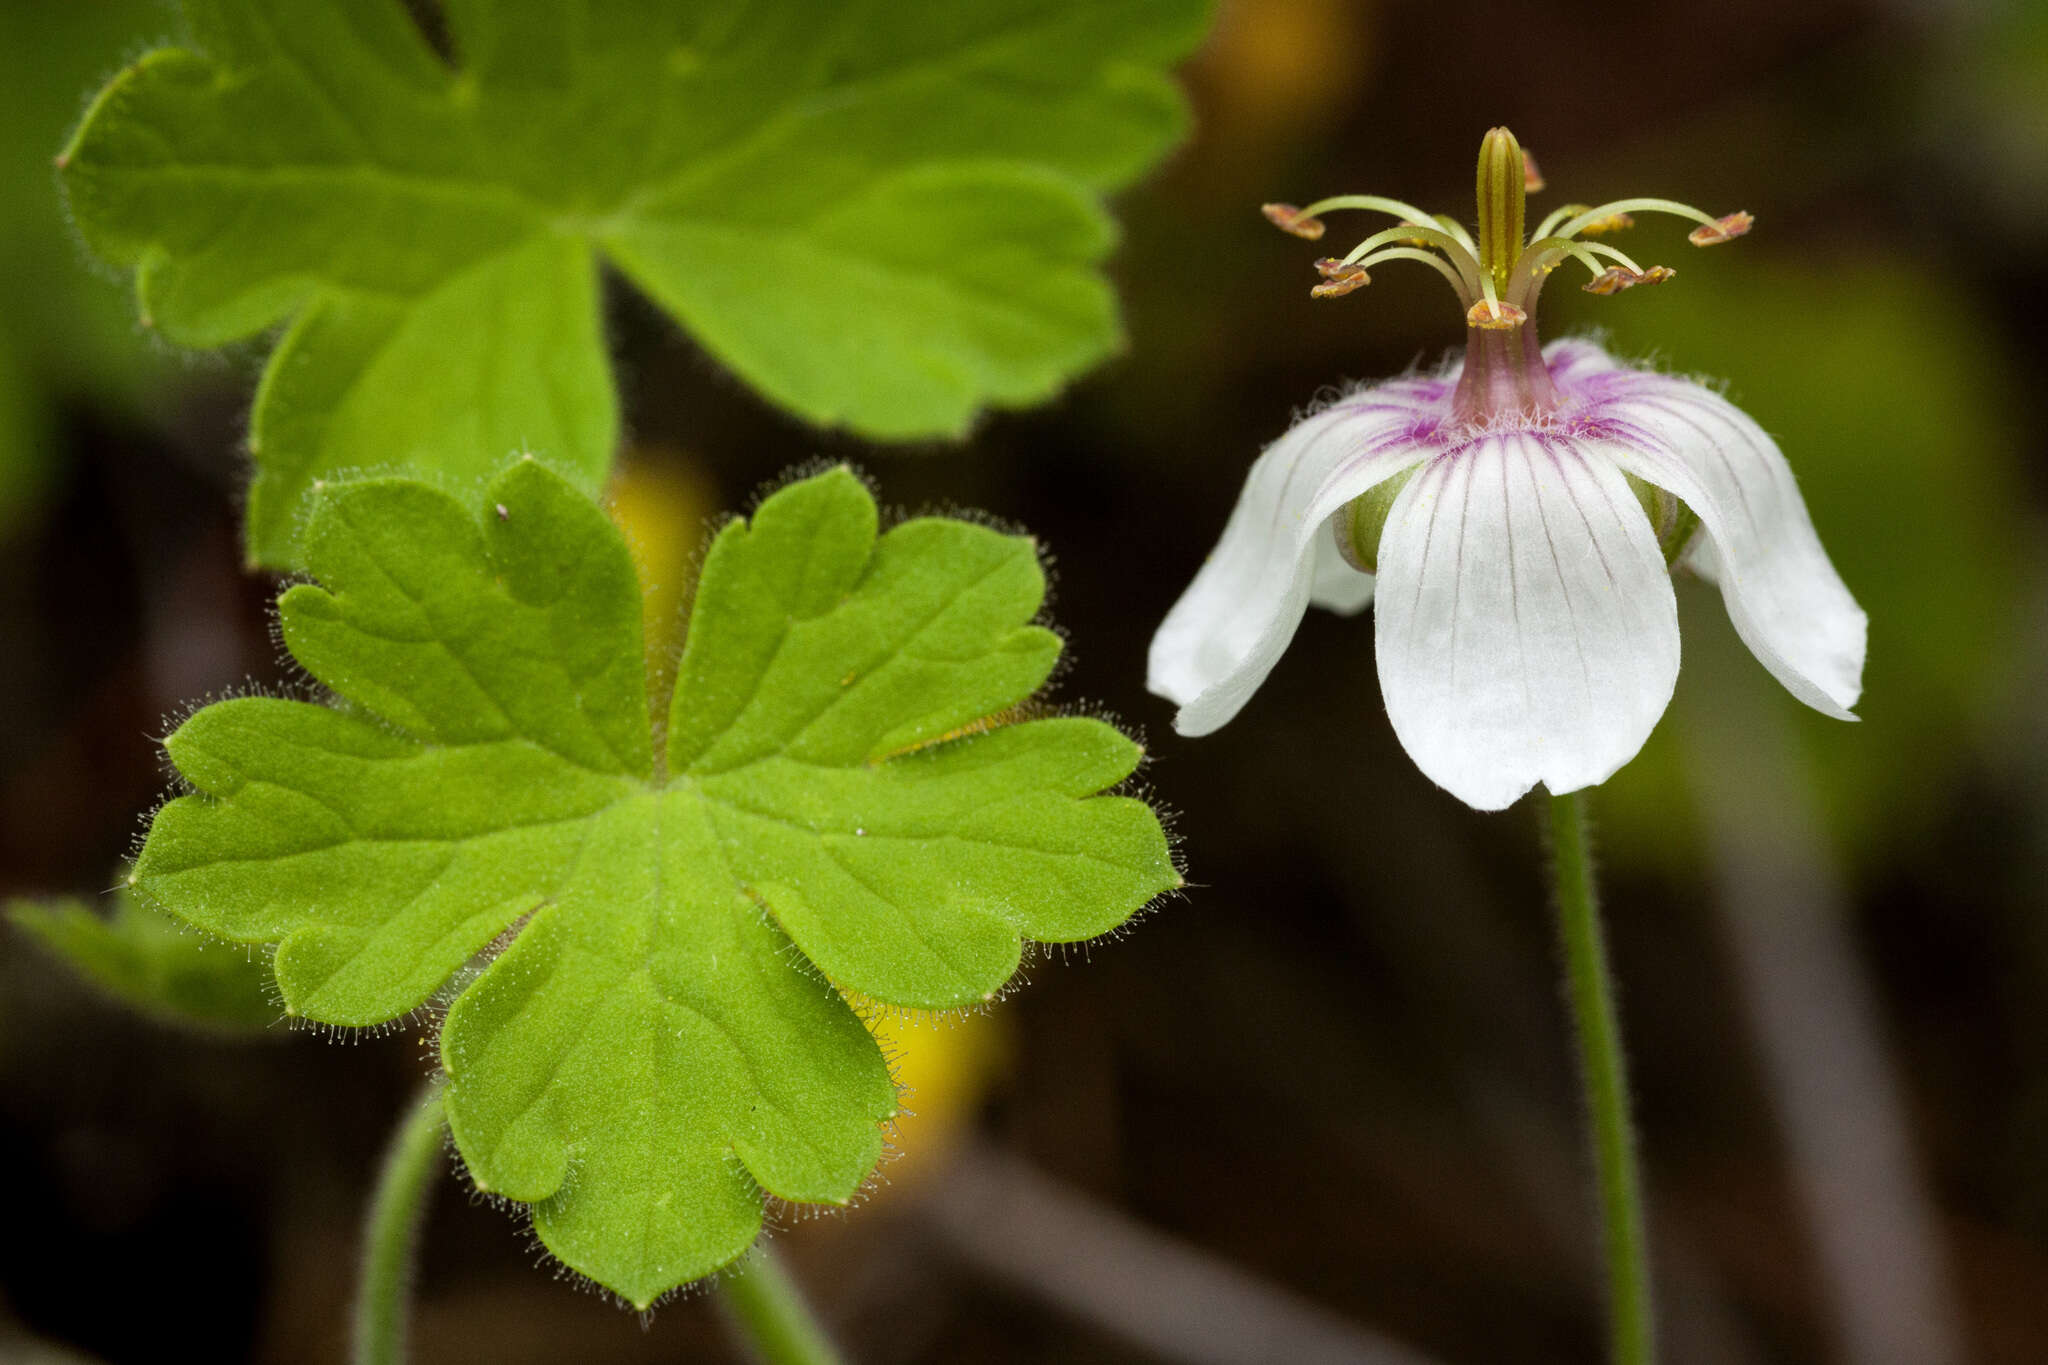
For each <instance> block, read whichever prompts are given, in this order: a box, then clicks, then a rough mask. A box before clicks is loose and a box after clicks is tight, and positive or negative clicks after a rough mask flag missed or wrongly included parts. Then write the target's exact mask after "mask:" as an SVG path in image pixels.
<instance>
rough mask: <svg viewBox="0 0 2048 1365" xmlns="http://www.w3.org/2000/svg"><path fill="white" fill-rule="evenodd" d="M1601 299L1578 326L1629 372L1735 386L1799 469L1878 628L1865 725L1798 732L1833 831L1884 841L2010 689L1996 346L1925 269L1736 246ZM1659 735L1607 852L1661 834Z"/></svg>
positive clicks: (1618, 797)
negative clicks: (1649, 286)
mask: <svg viewBox="0 0 2048 1365" xmlns="http://www.w3.org/2000/svg"><path fill="white" fill-rule="evenodd" d="M1687 264H1688V266H1689V267H1691V262H1688V263H1687ZM1559 292H1563V291H1559ZM1607 302H1608V304H1609V306H1608V307H1606V308H1601V309H1599V310H1598V311H1597V312H1595V311H1593V310H1592V309H1589V308H1586V307H1584V305H1583V304H1577V303H1575V305H1574V307H1573V308H1572V310H1571V311H1572V313H1573V314H1574V315H1575V316H1578V317H1591V318H1594V319H1596V320H1598V321H1600V322H1602V323H1603V324H1605V325H1607V326H1609V327H1610V328H1611V329H1612V334H1613V340H1614V349H1615V350H1616V351H1617V353H1619V354H1624V355H1626V354H1637V355H1642V354H1651V355H1654V356H1655V357H1657V358H1658V359H1659V360H1661V361H1662V362H1663V363H1665V364H1667V365H1670V366H1672V367H1675V368H1678V369H1681V370H1684V371H1687V372H1692V373H1697V374H1700V375H1704V376H1715V377H1720V378H1723V379H1725V380H1726V381H1727V387H1728V394H1729V396H1730V397H1731V398H1732V399H1734V400H1735V401H1736V402H1737V403H1738V404H1740V405H1741V406H1742V408H1743V409H1744V410H1745V411H1746V412H1748V413H1749V414H1750V415H1752V416H1753V417H1755V418H1756V419H1757V421H1758V422H1759V423H1761V424H1762V426H1763V427H1764V429H1765V430H1766V431H1768V432H1770V433H1771V434H1772V435H1773V436H1774V437H1776V438H1777V441H1778V444H1779V445H1780V447H1782V448H1783V450H1784V452H1785V455H1786V458H1787V459H1788V460H1790V461H1791V464H1792V469H1793V471H1794V473H1795V474H1796V475H1797V476H1798V478H1799V481H1800V488H1801V491H1802V492H1803V493H1804V494H1805V497H1806V501H1807V504H1808V506H1809V507H1810V508H1811V509H1812V512H1813V518H1814V522H1815V524H1816V525H1817V526H1818V527H1819V529H1820V534H1821V539H1822V540H1823V541H1824V542H1825V543H1826V545H1827V548H1828V553H1829V555H1830V556H1831V557H1832V558H1833V559H1834V561H1835V564H1836V566H1837V567H1838V568H1839V569H1840V570H1841V573H1842V577H1843V578H1844V579H1845V580H1846V581H1847V582H1848V584H1849V588H1850V590H1851V591H1852V592H1854V593H1855V594H1856V596H1857V598H1858V600H1860V601H1861V602H1862V604H1863V606H1864V608H1865V610H1867V611H1868V612H1869V614H1870V661H1869V666H1868V669H1867V671H1866V673H1865V675H1864V692H1863V700H1862V701H1861V702H1860V703H1859V704H1858V706H1857V712H1858V714H1859V715H1861V716H1862V718H1863V720H1862V723H1861V724H1860V725H1839V724H1834V723H1831V722H1828V721H1826V720H1823V719H1821V718H1819V717H1814V716H1809V715H1804V714H1802V716H1801V718H1800V719H1799V721H1798V722H1797V724H1798V727H1799V728H1798V733H1799V734H1800V736H1801V741H1802V742H1803V743H1805V744H1807V745H1809V746H1810V747H1811V751H1812V754H1813V758H1814V762H1813V764H1812V767H1813V769H1814V771H1815V773H1816V776H1817V778H1818V781H1819V783H1820V788H1821V794H1822V797H1823V799H1824V800H1825V801H1826V803H1827V805H1828V806H1829V808H1830V809H1831V811H1832V812H1833V814H1834V816H1835V817H1836V824H1837V826H1838V829H1839V832H1840V833H1841V834H1842V835H1843V836H1844V837H1846V838H1848V839H1850V840H1852V841H1857V842H1860V843H1862V844H1864V845H1866V846H1868V845H1869V844H1870V843H1872V842H1873V841H1877V840H1882V839H1885V838H1889V837H1894V836H1896V835H1897V834H1898V833H1899V832H1900V831H1901V830H1902V829H1903V828H1906V827H1909V826H1910V825H1912V824H1913V823H1914V822H1916V821H1918V820H1919V819H1921V818H1923V817H1924V816H1925V815H1926V814H1927V813H1928V812H1929V811H1931V810H1933V809H1936V808H1938V806H1939V804H1940V802H1941V801H1942V799H1943V795H1944V793H1945V792H1946V791H1947V790H1948V789H1949V784H1950V783H1951V781H1952V780H1953V778H1954V776H1955V774H1956V773H1957V771H1958V770H1959V768H1960V767H1961V766H1962V765H1963V764H1966V763H1967V762H1969V761H1970V758H1971V756H1972V754H1974V753H1976V752H1980V745H1981V744H1982V743H1983V742H1984V741H1985V739H1986V738H1987V736H1989V735H1990V734H1991V733H1993V730H1992V722H1993V720H1994V719H1995V717H1996V716H1997V715H1998V714H1999V713H2000V708H2001V707H2002V706H2004V705H2005V704H2006V703H2007V701H2008V700H2009V695H2010V689H2011V688H2012V686H2013V685H2014V682H2015V670H2016V666H2017V662H2018V655H2017V647H2018V642H2019V641H2020V640H2021V639H2022V638H2023V634H2022V630H2021V622H2020V621H2019V619H2018V613H2019V611H2020V607H2019V605H2018V604H2019V601H2020V598H2021V592H2020V583H2019V566H2020V564H2021V556H2020V548H2021V546H2022V544H2023V543H2024V541H2023V538H2024V536H2025V535H2026V534H2027V528H2026V526H2025V523H2024V514H2025V513H2024V509H2025V506H2026V499H2025V495H2024V491H2023V488H2022V486H2021V482H2020V479H2019V471H2018V464H2017V456H2018V452H2019V443H2018V436H2017V428H2016V425H2015V414H2016V412H2017V410H2018V409H2017V406H2016V399H2017V390H2016V389H2015V388H2014V379H2013V376H2012V375H2011V374H2010V373H2009V371H2008V370H2007V369H2006V366H2005V358H2004V356H2003V355H2002V354H2000V352H1999V350H1998V348H1997V347H1996V346H1995V344H1994V337H1993V332H1992V329H1991V328H1990V327H1989V326H1988V325H1987V324H1985V323H1984V322H1983V321H1982V320H1981V319H1978V318H1976V317H1974V316H1973V315H1972V313H1971V308H1970V304H1969V301H1968V299H1967V297H1966V296H1965V295H1963V294H1961V293H1959V292H1958V291H1956V290H1954V289H1951V288H1947V287H1945V286H1944V285H1942V284H1941V283H1940V281H1939V280H1938V279H1936V278H1935V277H1934V276H1933V275H1932V274H1931V272H1919V271H1915V270H1913V269H1912V268H1910V267H1909V266H1908V265H1906V264H1899V263H1889V262H1884V261H1878V260H1866V261H1860V262H1853V263H1848V262H1830V263H1829V264H1828V265H1827V266H1826V268H1824V269H1810V270H1809V269H1801V268H1795V267H1789V266H1785V265H1782V264H1777V265H1773V264H1771V263H1769V262H1759V261H1757V260H1755V259H1752V258H1745V257H1743V256H1742V255H1741V254H1740V248H1739V247H1732V248H1727V249H1725V254H1724V255H1722V256H1720V257H1718V258H1716V259H1714V260H1713V261H1712V262H1711V263H1710V264H1707V265H1704V266H1699V267H1693V268H1688V269H1687V270H1685V271H1684V272H1683V273H1682V274H1681V275H1680V277H1679V278H1678V280H1676V281H1675V282H1673V283H1672V284H1670V285H1667V286H1665V287H1664V288H1662V289H1659V290H1655V291H1652V290H1637V291H1634V292H1633V293H1631V294H1629V295H1627V296H1626V297H1625V298H1623V299H1620V300H1612V301H1607ZM1757 678H1758V680H1759V685H1763V686H1768V685H1769V684H1768V680H1767V679H1765V677H1764V674H1763V672H1762V670H1761V669H1758V670H1757ZM1679 685H1680V686H1681V687H1684V686H1685V685H1686V682H1685V678H1684V675H1683V674H1682V673H1681V677H1680V683H1679ZM1786 704H1787V705H1788V706H1792V707H1793V709H1795V710H1801V711H1802V712H1803V708H1799V707H1797V705H1796V703H1792V702H1790V701H1789V699H1788V700H1787V702H1786ZM1674 714H1676V713H1674ZM1669 729H1670V726H1669V725H1668V724H1667V725H1665V726H1663V727H1660V730H1659V733H1658V736H1657V737H1656V738H1654V739H1653V740H1652V742H1651V744H1650V746H1649V747H1648V748H1646V749H1645V750H1644V753H1643V756H1642V757H1641V758H1639V759H1638V760H1637V761H1636V762H1635V763H1633V764H1631V765H1630V766H1629V767H1627V768H1624V769H1623V770H1622V772H1621V774H1620V775H1618V776H1617V778H1616V779H1615V780H1614V782H1613V783H1611V784H1610V786H1611V788H1612V795H1611V797H1610V799H1609V800H1608V801H1607V802H1606V803H1605V804H1606V805H1607V807H1608V811H1609V822H1608V823H1609V834H1610V843H1611V844H1612V843H1615V842H1616V841H1625V842H1627V843H1629V844H1634V845H1638V846H1643V847H1647V846H1650V845H1653V844H1655V843H1656V842H1658V841H1665V842H1668V841H1669V840H1670V838H1671V837H1672V833H1671V831H1672V819H1673V815H1674V812H1673V809H1672V805H1673V803H1672V802H1671V799H1670V793H1671V792H1672V791H1673V790H1675V789H1676V788H1674V787H1673V785H1672V783H1673V782H1674V781H1675V777H1676V771H1677V770H1676V767H1675V764H1676V762H1677V758H1676V754H1675V750H1674V746H1673V745H1672V744H1671V737H1670V736H1669V735H1668V734H1667V733H1665V732H1666V731H1668V730H1669Z"/></svg>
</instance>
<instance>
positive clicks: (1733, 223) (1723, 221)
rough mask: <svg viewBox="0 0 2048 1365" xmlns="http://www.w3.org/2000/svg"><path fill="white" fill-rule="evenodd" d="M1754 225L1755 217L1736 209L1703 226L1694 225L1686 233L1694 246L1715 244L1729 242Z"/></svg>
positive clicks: (1687, 238)
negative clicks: (1724, 216)
mask: <svg viewBox="0 0 2048 1365" xmlns="http://www.w3.org/2000/svg"><path fill="white" fill-rule="evenodd" d="M1755 225H1756V219H1754V218H1752V217H1750V216H1749V215H1748V214H1747V213H1743V212H1741V211H1739V210H1738V211H1737V212H1735V213H1731V214H1729V215H1728V216H1727V217H1726V218H1716V219H1714V220H1713V221H1712V222H1710V223H1708V224H1707V225H1706V226H1705V227H1696V228H1694V229H1693V230H1692V231H1691V232H1690V233H1688V234H1687V235H1686V239H1685V240H1687V241H1688V242H1691V243H1692V244H1693V245H1694V246H1716V245H1718V244H1720V243H1722V242H1731V241H1733V240H1735V239H1736V238H1737V237H1740V236H1741V235H1742V234H1743V233H1745V232H1747V231H1749V230H1750V228H1752V227H1754V226H1755Z"/></svg>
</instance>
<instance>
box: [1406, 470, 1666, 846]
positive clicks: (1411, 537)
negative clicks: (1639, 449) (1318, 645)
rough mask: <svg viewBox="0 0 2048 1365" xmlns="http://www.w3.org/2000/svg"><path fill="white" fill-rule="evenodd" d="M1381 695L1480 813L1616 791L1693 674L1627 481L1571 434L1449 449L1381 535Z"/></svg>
mask: <svg viewBox="0 0 2048 1365" xmlns="http://www.w3.org/2000/svg"><path fill="white" fill-rule="evenodd" d="M1379 570H1380V573H1379V596H1378V600H1377V603H1376V605H1375V606H1374V608H1373V611H1374V613H1375V616H1376V617H1377V620H1376V622H1375V632H1376V635H1377V640H1378V652H1379V668H1380V690H1381V692H1382V693H1383V694H1384V696H1385V697H1386V703H1387V715H1388V717H1389V718H1390V719H1391V720H1392V721H1393V723H1394V733H1395V734H1396V735H1398V736H1399V737H1400V739H1401V743H1402V745H1403V746H1404V747H1405V748H1406V749H1407V750H1408V754H1409V756H1410V757H1411V758H1413V759H1414V760H1415V762H1416V765H1417V766H1418V767H1420V768H1421V769H1422V771H1423V772H1424V773H1425V774H1426V775H1427V776H1428V777H1429V778H1430V779H1431V780H1432V781H1434V782H1436V783H1437V784H1438V785H1440V786H1442V787H1444V788H1446V789H1447V790H1449V791H1450V793H1451V794H1452V795H1453V796H1456V797H1457V798H1458V799H1459V800H1461V801H1463V802H1465V803H1466V804H1467V805H1469V806H1474V807H1477V808H1478V809H1480V810H1500V809H1502V808H1503V807H1506V806H1508V805H1511V804H1512V803H1513V802H1514V800H1515V798H1517V797H1519V796H1520V795H1521V794H1522V793H1523V792H1526V791H1528V790H1529V789H1530V788H1531V787H1532V786H1534V785H1536V784H1537V783H1539V782H1540V783H1542V784H1543V785H1544V786H1545V787H1547V788H1549V789H1550V790H1551V791H1552V792H1568V791H1576V790H1577V789H1578V788H1580V787H1586V786H1591V785H1593V784H1594V783H1596V782H1602V781H1605V780H1606V779H1607V778H1608V777H1610V776H1612V775H1613V773H1614V770H1615V769H1617V768H1619V767H1620V766H1621V765H1622V764H1624V763H1626V762H1628V760H1629V759H1631V758H1633V757H1635V754H1636V751H1637V750H1638V749H1640V748H1642V745H1643V741H1644V740H1645V739H1648V738H1649V736H1650V731H1651V730H1652V729H1653V728H1654V727H1655V726H1656V724H1657V718H1658V717H1659V716H1661V715H1663V714H1664V708H1665V706H1666V705H1667V704H1668V703H1669V702H1670V700H1671V688H1672V685H1673V684H1674V683H1675V682H1676V681H1677V679H1678V606H1677V602H1676V599H1674V598H1673V596H1672V593H1671V578H1670V575H1669V574H1668V573H1666V572H1665V568H1664V557H1663V555H1662V554H1661V553H1659V551H1658V549H1657V538H1656V535H1655V534H1654V533H1653V532H1652V531H1651V529H1650V520H1649V518H1648V517H1646V516H1645V515H1643V510H1642V507H1641V505H1640V504H1639V503H1638V502H1637V501H1636V499H1635V495H1634V494H1633V493H1631V492H1630V491H1629V487H1628V482H1627V480H1625V479H1623V478H1622V477H1621V475H1620V474H1619V473H1617V472H1616V471H1615V470H1614V469H1613V468H1612V467H1611V466H1609V465H1607V464H1606V463H1605V462H1603V461H1601V460H1599V459H1597V458H1593V459H1589V458H1587V457H1586V456H1585V455H1584V454H1583V453H1582V452H1581V451H1580V450H1579V449H1578V448H1577V446H1576V445H1574V444H1573V443H1572V442H1570V441H1568V440H1566V439H1564V438H1562V437H1557V436H1551V435H1543V436H1538V435H1534V434H1530V433H1526V432H1501V433H1496V434H1493V435H1488V436H1485V437H1482V438H1480V439H1478V440H1475V441H1474V442H1472V443H1471V444H1470V445H1467V446H1464V447H1462V448H1460V449H1458V450H1456V451H1454V452H1451V453H1448V454H1444V455H1440V456H1438V457H1437V458H1436V459H1435V460H1433V461H1432V462H1431V463H1430V464H1428V465H1427V466H1425V467H1424V468H1423V469H1422V470H1420V471H1419V472H1417V474H1416V475H1415V477H1414V478H1412V479H1410V480H1409V481H1408V486H1407V487H1406V488H1404V489H1402V490H1401V496H1400V497H1399V498H1397V499H1395V501H1394V507H1393V511H1392V512H1391V513H1389V514H1388V517H1387V529H1386V533H1385V535H1384V536H1383V537H1382V539H1381V540H1380V555H1379Z"/></svg>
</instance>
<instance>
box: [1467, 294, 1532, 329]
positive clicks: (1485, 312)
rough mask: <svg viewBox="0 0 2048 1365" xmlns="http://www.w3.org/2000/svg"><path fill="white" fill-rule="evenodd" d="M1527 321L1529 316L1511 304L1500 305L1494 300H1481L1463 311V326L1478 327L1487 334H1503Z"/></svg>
mask: <svg viewBox="0 0 2048 1365" xmlns="http://www.w3.org/2000/svg"><path fill="white" fill-rule="evenodd" d="M1528 320H1529V315H1528V314H1527V313H1525V312H1523V311H1522V310H1521V309H1519V308H1517V307H1515V305H1513V304H1512V303H1501V302H1499V301H1498V300H1495V299H1481V300H1480V301H1479V302H1477V303H1475V304H1473V305H1472V306H1471V307H1470V308H1468V309H1466V310H1465V324H1466V325H1467V326H1468V327H1480V328H1484V329H1485V330H1486V331H1489V332H1505V331H1507V330H1508V329H1509V328H1510V327H1520V326H1521V325H1522V324H1523V323H1525V322H1527V321H1528Z"/></svg>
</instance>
